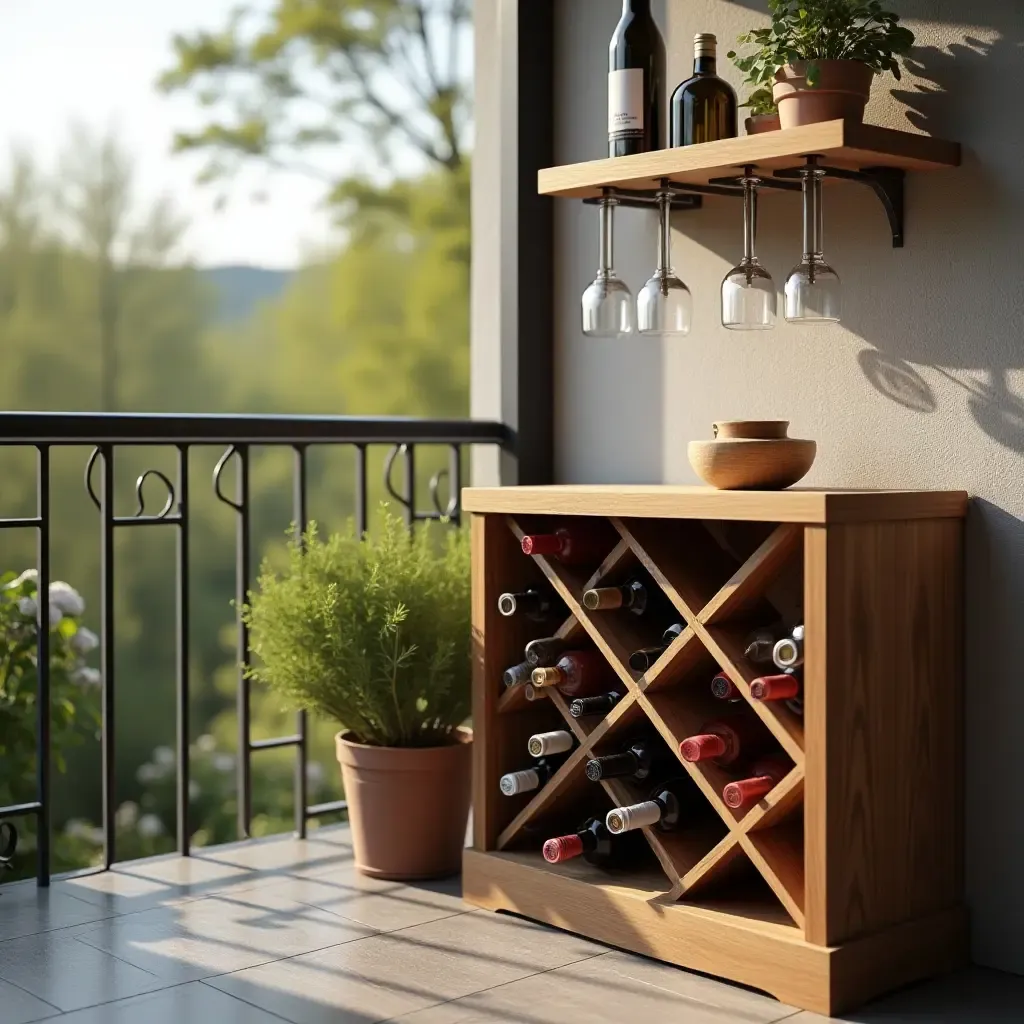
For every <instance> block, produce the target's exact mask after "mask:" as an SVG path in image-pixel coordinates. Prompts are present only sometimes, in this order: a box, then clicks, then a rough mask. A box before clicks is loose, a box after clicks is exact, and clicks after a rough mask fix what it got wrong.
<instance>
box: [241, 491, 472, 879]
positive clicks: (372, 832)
mask: <svg viewBox="0 0 1024 1024" xmlns="http://www.w3.org/2000/svg"><path fill="white" fill-rule="evenodd" d="M469 593H470V582H469V542H468V539H467V537H466V535H465V533H464V532H463V531H461V530H457V529H451V530H450V531H449V534H448V536H447V537H445V538H439V537H436V536H434V535H433V533H432V530H430V529H423V530H419V531H418V532H417V533H416V535H415V536H414V537H410V536H409V534H408V532H407V531H406V529H405V527H404V525H403V523H402V522H401V520H400V519H398V518H397V517H396V516H394V515H392V514H391V513H389V512H388V511H387V510H386V509H385V510H384V513H383V516H382V524H381V528H380V531H379V532H378V533H377V534H375V535H367V536H366V537H365V538H361V537H360V536H359V535H358V534H357V533H356V532H355V530H354V528H353V527H352V526H351V524H350V525H349V527H348V529H347V530H346V531H345V532H343V533H339V534H334V535H332V536H331V537H330V538H329V539H328V540H326V541H323V540H321V539H320V537H319V536H318V535H317V531H316V527H315V525H314V526H311V527H310V529H309V532H308V533H307V535H306V537H305V538H304V545H299V544H297V543H292V544H291V545H290V548H289V552H288V563H287V567H286V568H285V569H284V571H282V572H275V571H274V570H273V569H272V568H271V567H270V565H269V563H266V562H265V563H264V566H263V568H262V570H261V574H260V578H259V584H258V589H257V590H256V591H254V592H253V593H251V594H250V595H249V603H248V605H247V606H246V607H245V609H244V610H243V618H244V621H245V623H246V624H247V626H248V627H249V631H250V633H249V643H250V649H251V650H252V652H253V654H254V655H256V658H257V659H258V663H257V664H256V665H255V666H254V667H253V668H252V670H251V675H252V677H253V678H255V679H259V680H261V681H263V682H265V683H267V684H268V685H269V686H270V687H272V688H273V689H274V690H276V691H277V692H278V693H279V694H280V695H281V696H283V697H285V698H286V699H287V701H288V702H289V703H290V704H293V705H297V706H298V707H301V708H306V709H307V710H309V711H312V712H314V713H316V714H320V715H323V716H326V717H328V718H330V719H332V720H334V721H336V722H338V723H339V724H340V725H341V727H342V729H341V731H340V732H339V733H338V735H337V738H336V747H337V756H338V761H339V762H340V764H341V775H342V781H343V783H344V787H345V797H346V799H347V801H348V813H349V821H350V824H351V827H352V842H353V847H354V852H355V863H356V867H357V868H358V869H359V870H361V871H363V872H364V873H366V874H368V875H373V876H375V877H378V878H392V879H413V878H432V877H441V876H444V875H450V874H455V873H456V872H457V871H458V870H459V868H460V865H461V862H462V848H463V845H464V843H465V835H466V821H467V817H468V814H469V798H470V776H471V746H470V744H471V741H472V733H471V732H470V730H469V729H467V728H465V726H464V723H465V722H466V719H467V717H468V715H469V709H470V684H469V678H470V598H469Z"/></svg>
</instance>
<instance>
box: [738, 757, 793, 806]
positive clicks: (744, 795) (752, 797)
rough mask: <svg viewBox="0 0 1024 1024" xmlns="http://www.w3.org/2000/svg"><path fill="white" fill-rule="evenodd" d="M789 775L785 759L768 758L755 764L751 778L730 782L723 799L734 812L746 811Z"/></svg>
mask: <svg viewBox="0 0 1024 1024" xmlns="http://www.w3.org/2000/svg"><path fill="white" fill-rule="evenodd" d="M788 774H789V765H788V764H787V763H786V760H785V758H782V757H766V758H764V759H763V760H760V761H755V762H754V766H753V768H752V769H751V773H750V778H747V779H738V780H737V781H736V782H730V783H729V785H728V786H726V787H725V789H723V790H722V798H723V799H724V800H725V802H726V804H727V805H728V806H729V807H732V808H733V809H734V810H737V811H739V810H744V809H746V808H747V807H750V806H752V805H753V804H755V803H757V801H758V800H760V799H761V797H763V796H765V795H766V794H767V793H770V792H771V791H772V790H773V789H774V788H775V787H776V786H777V785H778V784H779V783H780V782H781V781H782V780H783V779H784V778H785V777H786V776H787V775H788Z"/></svg>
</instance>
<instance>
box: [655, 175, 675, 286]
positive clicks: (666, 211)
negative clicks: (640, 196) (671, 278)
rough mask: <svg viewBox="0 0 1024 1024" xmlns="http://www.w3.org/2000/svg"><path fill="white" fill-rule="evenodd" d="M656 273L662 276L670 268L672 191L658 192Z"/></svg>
mask: <svg viewBox="0 0 1024 1024" xmlns="http://www.w3.org/2000/svg"><path fill="white" fill-rule="evenodd" d="M658 218H659V220H658V273H659V274H660V275H661V276H662V277H664V276H666V275H668V274H669V273H671V269H672V193H671V192H661V193H659V194H658Z"/></svg>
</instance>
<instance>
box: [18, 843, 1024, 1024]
mask: <svg viewBox="0 0 1024 1024" xmlns="http://www.w3.org/2000/svg"><path fill="white" fill-rule="evenodd" d="M58 1017H60V1018H61V1020H62V1021H67V1022H68V1024H172V1022H173V1024H180V1022H188V1024H205V1022H207V1021H209V1022H215V1024H271V1022H280V1021H282V1020H284V1021H291V1022H293V1024H370V1022H374V1021H384V1020H401V1021H402V1022H405V1024H498V1022H513V1024H577V1022H579V1024H605V1022H608V1024H611V1022H615V1024H620V1022H623V1021H642V1020H650V1021H657V1022H658V1024H676V1022H679V1024H683V1022H685V1024H770V1022H773V1021H780V1020H785V1021H787V1022H789V1024H823V1022H825V1021H826V1018H823V1017H819V1016H816V1015H815V1014H810V1013H800V1012H798V1011H797V1010H795V1009H794V1008H793V1007H789V1006H785V1005H783V1004H781V1003H778V1002H776V1001H775V1000H774V999H771V998H769V997H767V996H764V995H761V994H759V993H756V992H751V991H749V990H747V989H743V988H739V987H737V986H734V985H728V984H724V983H721V982H717V981H713V980H711V979H709V978H706V977H703V976H700V975H695V974H690V973H688V972H686V971H682V970H678V969H676V968H673V967H667V966H665V965H663V964H658V963H655V962H653V961H650V960H645V959H643V958H642V957H635V956H632V955H630V954H626V953H622V952H617V951H614V950H609V949H607V948H606V947H603V946H600V945H597V944H595V943H592V942H589V941H587V940H585V939H581V938H577V937H576V936H573V935H568V934H565V933H564V932H558V931H553V930H551V929H547V928H542V927H540V926H537V925H533V924H530V923H528V922H525V921H521V920H518V919H516V918H511V917H505V916H499V915H493V914H487V913H483V912H480V911H475V910H472V909H471V908H470V907H468V906H466V905H465V904H464V903H463V902H462V900H461V899H460V897H459V885H458V880H457V879H456V880H452V881H450V882H445V883H439V884H436V885H422V886H410V885H397V884H394V883H389V882H380V881H373V880H371V879H367V878H363V877H361V876H359V875H357V874H356V873H355V871H354V870H353V868H352V861H351V850H350V847H349V843H348V832H347V830H345V829H343V828H341V829H334V830H326V831H323V832H319V833H317V834H316V835H315V836H314V837H313V838H311V839H309V840H307V841H302V842H300V841H298V840H294V839H290V838H287V839H275V840H270V841H265V842H260V843H252V844H248V845H241V846H231V847H219V848H217V849H214V850H210V851H204V852H201V853H200V854H199V855H198V856H195V857H192V858H189V859H180V858H176V857H174V858H166V859H160V860H150V861H140V862H136V863H133V864H125V865H121V866H120V867H119V868H118V869H117V870H116V871H113V872H108V873H106V874H101V875H91V876H88V877H82V878H75V879H65V880H63V881H59V882H56V883H55V884H54V885H53V887H52V888H51V889H50V890H49V891H45V890H44V891H39V890H37V889H36V888H35V886H34V885H31V884H18V885H13V886H7V887H5V888H3V889H0V1024H28V1022H30V1021H38V1020H50V1019H55V1018H58ZM848 1019H849V1020H853V1021H860V1022H864V1024H876V1022H877V1024H989V1022H1007V1024H1009V1022H1013V1024H1021V1022H1024V978H1014V977H1011V976H1009V975H1000V974H996V973H994V972H987V971H982V970H971V971H966V972H964V973H963V974H960V975H956V976H954V977H952V978H946V979H942V980H940V981H936V982H932V983H929V984H927V985H921V986H917V987H916V988H912V989H907V990H906V991H904V992H901V993H898V994H896V995H894V996H890V997H889V998H887V999H885V1000H882V1001H879V1002H877V1003H875V1004H873V1005H872V1006H869V1007H867V1008H865V1009H864V1010H863V1011H861V1012H859V1013H856V1014H853V1015H852V1016H851V1017H849V1018H848Z"/></svg>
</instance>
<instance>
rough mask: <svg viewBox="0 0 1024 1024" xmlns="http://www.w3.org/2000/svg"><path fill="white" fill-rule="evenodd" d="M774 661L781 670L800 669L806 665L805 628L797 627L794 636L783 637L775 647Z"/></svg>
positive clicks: (773, 650) (773, 651) (773, 652)
mask: <svg viewBox="0 0 1024 1024" xmlns="http://www.w3.org/2000/svg"><path fill="white" fill-rule="evenodd" d="M772 661H774V662H775V664H776V665H778V667H779V668H781V669H790V668H799V667H800V666H801V665H802V664H803V663H804V627H803V626H795V627H794V629H793V634H792V636H787V637H783V638H782V639H781V640H780V641H779V642H778V643H777V644H776V645H775V647H774V648H773V649H772Z"/></svg>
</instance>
